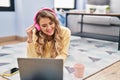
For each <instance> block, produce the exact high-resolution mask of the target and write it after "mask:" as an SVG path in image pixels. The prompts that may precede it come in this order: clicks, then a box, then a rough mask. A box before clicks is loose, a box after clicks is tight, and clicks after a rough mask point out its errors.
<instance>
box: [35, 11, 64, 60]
mask: <svg viewBox="0 0 120 80" xmlns="http://www.w3.org/2000/svg"><path fill="white" fill-rule="evenodd" d="M46 17H47V18H49V19H50V20H51V21H53V22H54V23H55V31H54V34H53V35H52V41H51V42H52V44H53V45H52V46H51V49H52V52H51V58H55V57H56V56H57V55H59V54H60V51H61V49H62V46H63V44H62V42H61V40H62V37H61V29H60V24H59V21H58V19H57V17H56V16H55V15H54V14H53V13H52V12H50V11H46V10H43V11H40V12H38V14H37V16H36V22H37V23H39V20H40V18H46ZM36 36H37V40H36V44H35V45H36V46H37V47H36V52H37V54H38V55H40V56H41V57H43V55H44V54H46V53H45V46H46V42H47V41H48V40H47V36H46V35H45V34H44V33H43V32H42V31H41V30H40V31H37V32H36Z"/></svg>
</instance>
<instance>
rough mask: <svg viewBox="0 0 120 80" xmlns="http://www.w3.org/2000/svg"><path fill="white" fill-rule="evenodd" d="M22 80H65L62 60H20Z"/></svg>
mask: <svg viewBox="0 0 120 80" xmlns="http://www.w3.org/2000/svg"><path fill="white" fill-rule="evenodd" d="M18 67H19V71H20V80H63V60H62V59H39V58H18Z"/></svg>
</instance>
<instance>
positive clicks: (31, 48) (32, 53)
mask: <svg viewBox="0 0 120 80" xmlns="http://www.w3.org/2000/svg"><path fill="white" fill-rule="evenodd" d="M36 38H37V37H36V36H35V29H34V30H33V42H32V43H28V44H27V57H29V58H37V57H38V55H37V53H36V50H35V40H36Z"/></svg>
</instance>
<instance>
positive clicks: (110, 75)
mask: <svg viewBox="0 0 120 80" xmlns="http://www.w3.org/2000/svg"><path fill="white" fill-rule="evenodd" d="M20 42H21V41H17V40H15V41H9V42H3V43H0V46H1V45H2V46H3V45H8V44H16V43H20ZM84 80H120V61H117V62H116V63H114V64H112V65H111V66H109V67H107V68H105V69H103V70H101V71H99V72H98V73H96V74H94V75H92V76H90V77H88V78H86V79H84Z"/></svg>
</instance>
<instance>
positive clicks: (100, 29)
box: [67, 0, 120, 41]
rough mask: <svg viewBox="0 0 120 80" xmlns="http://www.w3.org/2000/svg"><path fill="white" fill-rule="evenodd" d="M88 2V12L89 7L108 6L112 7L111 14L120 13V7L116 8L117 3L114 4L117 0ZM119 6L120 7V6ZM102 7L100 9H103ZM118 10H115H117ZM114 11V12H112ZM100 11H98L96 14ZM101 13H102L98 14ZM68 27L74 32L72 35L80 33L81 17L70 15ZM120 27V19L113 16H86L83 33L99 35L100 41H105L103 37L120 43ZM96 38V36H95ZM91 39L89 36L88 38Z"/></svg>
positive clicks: (90, 0) (92, 0) (89, 0)
mask: <svg viewBox="0 0 120 80" xmlns="http://www.w3.org/2000/svg"><path fill="white" fill-rule="evenodd" d="M97 1H98V0H88V2H87V4H86V11H88V5H95V6H97V7H100V6H101V7H105V6H106V5H107V6H108V5H109V6H110V8H111V9H110V12H111V13H120V10H119V9H118V7H116V3H120V1H118V2H116V3H115V2H113V1H115V0H100V1H98V2H97ZM118 6H119V5H118ZM101 7H100V8H101ZM114 7H116V8H117V10H115V8H114ZM112 9H114V10H112ZM98 11H99V10H96V13H97V12H98ZM102 11H103V12H102V13H105V10H102ZM98 13H100V12H98ZM67 20H68V26H67V27H69V28H70V30H71V32H72V34H75V33H78V32H80V30H81V27H80V25H81V15H69V16H68V19H67ZM119 27H120V19H119V18H118V17H111V16H90V15H85V16H84V17H83V32H87V33H93V34H99V35H101V36H100V37H99V39H103V38H102V35H103V37H104V38H105V37H108V38H109V37H111V38H112V40H113V41H118V36H119ZM93 36H94V35H93ZM88 37H89V36H88Z"/></svg>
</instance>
